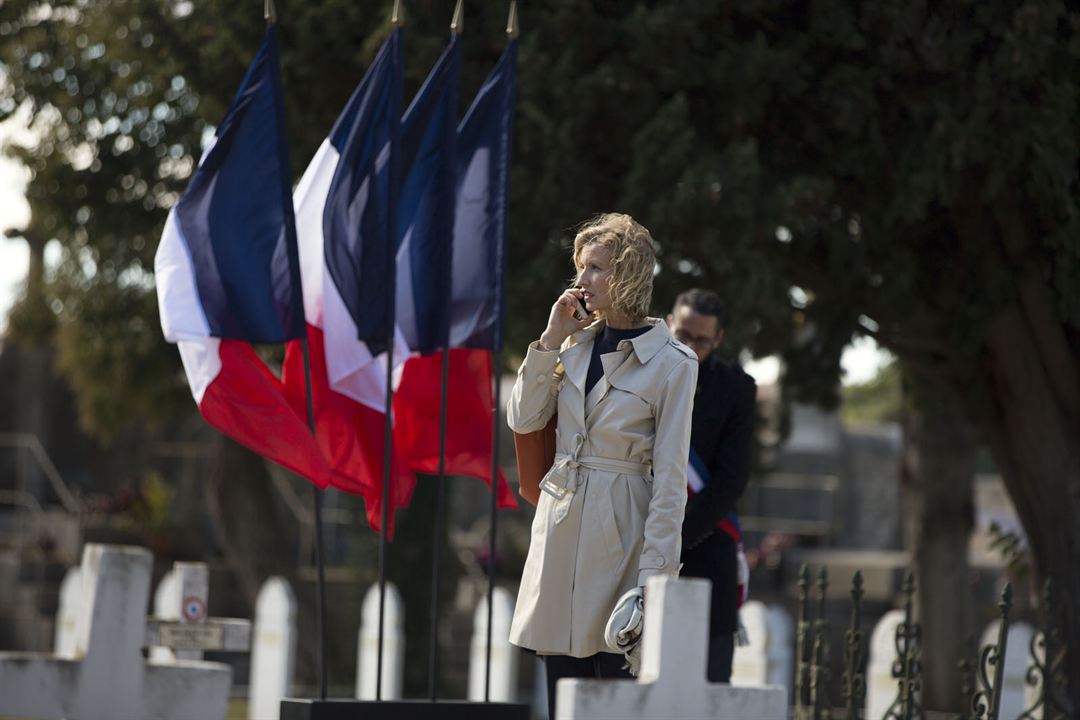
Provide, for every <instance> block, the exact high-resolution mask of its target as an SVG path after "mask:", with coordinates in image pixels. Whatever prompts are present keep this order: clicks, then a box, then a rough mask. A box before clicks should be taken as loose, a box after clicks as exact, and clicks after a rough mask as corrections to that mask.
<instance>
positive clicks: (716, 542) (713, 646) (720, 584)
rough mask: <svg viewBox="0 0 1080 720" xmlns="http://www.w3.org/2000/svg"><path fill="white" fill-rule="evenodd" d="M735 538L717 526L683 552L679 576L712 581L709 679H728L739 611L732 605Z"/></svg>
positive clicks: (714, 680) (710, 680)
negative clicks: (708, 535) (704, 538)
mask: <svg viewBox="0 0 1080 720" xmlns="http://www.w3.org/2000/svg"><path fill="white" fill-rule="evenodd" d="M735 553H736V547H735V541H734V540H732V539H731V538H729V537H728V536H727V535H725V534H724V533H722V532H720V531H719V530H717V531H716V532H715V533H713V534H712V535H711V536H710V537H709V538H708V539H706V540H705V541H704V542H702V543H701V544H700V545H698V546H696V547H694V548H692V549H690V550H686V551H684V552H683V556H682V561H683V567H682V572H681V573H679V574H680V576H682V577H699V578H705V579H707V580H711V581H712V596H711V597H710V602H709V667H708V672H707V673H706V675H707V677H708V678H709V682H714V683H715V682H729V681H730V680H731V662H732V655H733V654H734V652H735V631H736V630H737V629H738V622H739V611H738V608H737V607H736V602H735V600H736V598H735V593H736V587H737V572H738V571H737V570H736V560H735Z"/></svg>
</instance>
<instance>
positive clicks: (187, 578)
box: [150, 562, 210, 662]
mask: <svg viewBox="0 0 1080 720" xmlns="http://www.w3.org/2000/svg"><path fill="white" fill-rule="evenodd" d="M209 602H210V571H209V569H208V568H207V567H206V563H197V562H178V563H175V564H174V565H173V569H172V570H170V571H169V572H167V573H166V574H165V577H163V578H162V579H161V582H159V583H158V587H157V590H156V591H155V592H154V617H155V618H158V619H160V620H170V621H173V622H177V623H179V624H181V625H198V624H200V623H205V622H206V608H207V606H208V604H209ZM202 658H203V654H202V651H201V650H173V649H171V648H165V647H154V648H151V649H150V659H152V660H157V661H159V662H172V661H173V660H202Z"/></svg>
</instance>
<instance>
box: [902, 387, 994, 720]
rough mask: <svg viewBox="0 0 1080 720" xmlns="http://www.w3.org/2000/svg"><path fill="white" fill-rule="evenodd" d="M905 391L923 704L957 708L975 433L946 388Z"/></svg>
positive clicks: (966, 624) (908, 526) (967, 621)
mask: <svg viewBox="0 0 1080 720" xmlns="http://www.w3.org/2000/svg"><path fill="white" fill-rule="evenodd" d="M909 375H910V374H909ZM905 395H906V396H907V398H906V399H907V400H908V402H907V403H906V406H907V407H906V410H905V413H904V452H903V457H902V460H901V463H902V466H901V473H900V478H901V485H902V489H903V501H904V509H905V513H904V515H905V523H904V536H905V537H904V544H905V546H906V547H907V548H908V550H909V552H910V553H911V557H912V561H913V563H914V570H915V582H916V598H915V600H916V603H915V606H916V615H917V617H918V619H919V622H920V623H921V625H922V635H921V641H922V653H921V657H922V666H923V669H922V679H923V691H922V704H923V707H924V708H925V709H928V710H937V711H939V712H959V711H960V710H961V709H962V698H961V697H960V693H959V690H958V689H959V688H960V675H959V669H958V663H959V661H960V659H962V658H963V657H964V656H965V650H966V648H967V641H968V639H969V637H970V635H971V633H972V631H973V628H972V626H971V616H972V614H971V600H970V597H971V592H970V587H969V577H968V562H967V554H968V539H969V536H970V535H971V531H972V528H973V526H974V504H973V500H972V479H973V476H974V473H975V449H976V446H975V440H974V437H973V435H972V432H971V431H970V429H969V426H968V424H967V422H966V421H965V420H964V418H963V416H962V415H961V412H962V408H960V407H959V406H958V403H956V402H953V401H950V400H949V399H948V396H947V395H945V394H943V393H941V392H935V391H934V389H932V388H929V387H925V386H920V387H918V388H913V387H911V385H910V383H906V384H905ZM912 400H914V402H911V401H912Z"/></svg>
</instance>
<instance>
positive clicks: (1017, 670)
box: [979, 620, 1035, 718]
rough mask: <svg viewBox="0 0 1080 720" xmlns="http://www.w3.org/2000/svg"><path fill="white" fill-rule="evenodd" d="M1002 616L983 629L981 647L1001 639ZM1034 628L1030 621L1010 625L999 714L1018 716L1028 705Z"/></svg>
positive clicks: (1005, 716)
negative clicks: (1026, 693) (1028, 679)
mask: <svg viewBox="0 0 1080 720" xmlns="http://www.w3.org/2000/svg"><path fill="white" fill-rule="evenodd" d="M1000 627H1001V621H1000V620H994V621H993V622H992V623H990V624H989V625H988V626H987V627H986V630H984V631H983V634H982V641H981V644H980V645H979V647H980V648H982V647H986V646H987V645H993V644H995V643H997V641H998V630H999V628H1000ZM1034 634H1035V631H1034V629H1033V628H1032V627H1031V625H1028V624H1027V623H1023V622H1018V623H1013V624H1012V625H1010V626H1009V632H1008V634H1007V635H1006V640H1005V666H1004V669H1003V672H1002V676H1001V696H1000V697H1001V700H1000V702H999V703H998V708H999V711H998V717H1000V718H1015V717H1019V716H1020V714H1021V713H1023V712H1024V710H1025V709H1026V707H1027V704H1028V703H1027V701H1028V699H1027V697H1026V695H1025V690H1026V688H1027V679H1026V675H1027V668H1028V650H1029V649H1030V647H1031V638H1032V636H1033V635H1034ZM990 672H991V674H990V677H991V679H992V678H993V669H991V671H990Z"/></svg>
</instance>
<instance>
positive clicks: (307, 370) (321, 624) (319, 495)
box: [263, 0, 327, 700]
mask: <svg viewBox="0 0 1080 720" xmlns="http://www.w3.org/2000/svg"><path fill="white" fill-rule="evenodd" d="M263 17H264V18H265V20H266V25H267V27H269V26H271V25H275V24H277V9H276V8H275V7H274V0H265V2H264V3H263ZM285 200H286V201H287V202H292V196H291V195H290V194H287V197H286V198H285ZM300 350H301V354H302V355H303V357H304V389H305V390H306V397H307V421H308V429H310V430H311V434H312V436H314V435H315V408H314V404H313V402H312V398H311V358H310V355H309V353H308V341H307V331H306V329H305V332H304V337H302V338H301V339H300ZM311 490H312V498H313V500H314V508H315V527H314V531H315V566H316V570H317V581H316V594H317V597H318V612H317V613H316V625H317V628H318V636H319V699H320V700H325V699H326V686H327V679H326V675H327V672H326V667H327V663H326V570H325V565H324V559H323V558H324V555H323V532H322V530H323V519H322V504H323V492H322V490H320V489H319V486H318V485H312V486H311Z"/></svg>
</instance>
